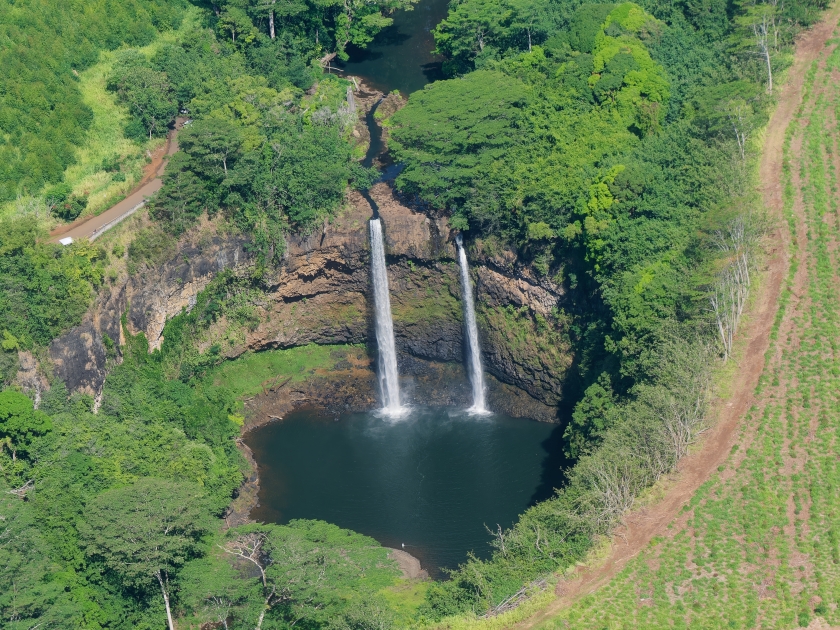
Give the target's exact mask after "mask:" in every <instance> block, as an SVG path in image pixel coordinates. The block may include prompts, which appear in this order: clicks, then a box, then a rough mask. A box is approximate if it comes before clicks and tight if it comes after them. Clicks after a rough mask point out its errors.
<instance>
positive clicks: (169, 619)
mask: <svg viewBox="0 0 840 630" xmlns="http://www.w3.org/2000/svg"><path fill="white" fill-rule="evenodd" d="M155 576H156V577H157V579H158V582H160V591H161V593H163V602H164V603H165V604H166V621H167V623H168V624H169V630H175V624H174V623H173V622H172V610H170V608H169V593H167V592H166V584H165V582H164V581H163V576H162V575H161V572H160V571H158V572H157V573H155Z"/></svg>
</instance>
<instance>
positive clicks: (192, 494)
mask: <svg viewBox="0 0 840 630" xmlns="http://www.w3.org/2000/svg"><path fill="white" fill-rule="evenodd" d="M209 526H210V523H209V521H208V516H207V511H206V509H205V508H204V495H203V492H202V491H201V489H200V488H199V487H198V486H196V485H193V484H190V483H184V482H177V481H170V480H168V479H155V478H153V477H145V478H142V479H139V480H137V481H136V482H134V483H133V484H131V485H129V486H126V487H123V488H114V489H112V490H108V491H106V492H103V493H102V494H100V495H99V496H97V497H96V498H95V499H94V500H93V501H92V502H91V503H90V504H89V505H88V506H87V509H86V510H85V518H84V520H82V521H80V522H79V524H78V528H79V534H80V535H81V539H82V543H83V545H84V547H85V550H86V551H87V554H88V555H89V556H90V557H91V558H93V559H95V560H99V561H101V562H102V563H103V564H104V565H105V566H106V567H107V568H108V569H109V570H110V571H113V572H114V574H115V575H116V576H117V577H118V578H119V579H120V581H121V582H122V583H123V584H125V585H126V586H130V587H134V588H139V589H148V588H149V587H151V586H152V585H154V586H157V587H158V588H160V591H161V593H162V595H163V599H164V602H165V605H166V614H167V620H168V623H169V628H170V630H174V624H173V621H172V614H171V607H170V590H171V587H170V580H171V579H172V577H173V576H174V575H175V574H176V573H177V571H178V570H179V569H180V568H181V567H182V566H183V565H184V563H185V562H186V561H187V560H189V559H190V558H191V557H193V556H195V555H196V554H197V553H198V549H199V542H200V540H201V538H202V536H204V534H206V533H207V532H208V530H209Z"/></svg>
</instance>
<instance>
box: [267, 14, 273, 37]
mask: <svg viewBox="0 0 840 630" xmlns="http://www.w3.org/2000/svg"><path fill="white" fill-rule="evenodd" d="M268 34H269V35H270V36H271V39H274V9H272V10H271V11H269V12H268Z"/></svg>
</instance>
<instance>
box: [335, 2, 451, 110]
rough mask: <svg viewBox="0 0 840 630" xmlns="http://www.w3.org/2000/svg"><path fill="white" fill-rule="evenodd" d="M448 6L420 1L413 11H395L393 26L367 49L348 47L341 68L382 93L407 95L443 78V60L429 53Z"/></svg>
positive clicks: (386, 29) (385, 30)
mask: <svg viewBox="0 0 840 630" xmlns="http://www.w3.org/2000/svg"><path fill="white" fill-rule="evenodd" d="M448 4H449V3H448V0H420V2H418V3H417V4H416V5H415V6H414V9H413V10H412V11H397V12H395V13H394V15H393V16H392V17H393V18H394V23H393V24H392V25H391V26H389V27H388V28H385V29H383V30H382V31H381V32H380V33H379V34H378V35H377V36H376V38H375V39H374V41H373V42H372V43H371V44H370V45H369V46H368V47H367V49H365V50H362V49H360V48H355V47H352V46H351V47H349V48H348V50H347V53H348V54H349V55H350V60H349V61H348V62H347V63H344V64H342V67H343V68H344V69H345V70H346V71H347V72H348V73H349V74H353V75H356V76H360V77H362V78H363V79H365V81H366V82H367V83H368V84H369V85H370V86H371V87H372V88H375V89H377V90H381V91H383V92H385V93H388V92H390V91H392V90H399V91H400V92H401V93H402V94H405V95H408V94H411V93H412V92H416V91H417V90H420V89H422V88H423V86H424V85H426V84H427V83H429V82H431V81H436V80H438V79H441V78H443V76H442V74H441V69H440V68H441V61H442V58H441V57H439V56H437V55H433V54H432V51H433V50H434V48H435V40H434V38H433V37H432V29H434V28H435V26H437V24H438V22H440V21H441V20H442V19H443V18H445V17H446V12H447V7H448Z"/></svg>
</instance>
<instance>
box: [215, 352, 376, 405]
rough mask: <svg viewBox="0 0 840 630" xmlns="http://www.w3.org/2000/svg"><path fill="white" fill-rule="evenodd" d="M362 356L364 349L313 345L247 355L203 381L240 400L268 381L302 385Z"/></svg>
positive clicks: (259, 388) (216, 370)
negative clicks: (286, 380) (270, 379)
mask: <svg viewBox="0 0 840 630" xmlns="http://www.w3.org/2000/svg"><path fill="white" fill-rule="evenodd" d="M362 356H366V351H365V349H364V347H363V346H352V345H335V346H319V345H316V344H310V345H308V346H300V347H298V348H289V349H286V350H264V351H262V352H248V353H246V354H244V355H242V356H241V357H239V358H237V359H234V360H233V361H226V362H224V363H222V364H221V365H219V366H217V367H215V368H213V369H212V370H210V371H209V372H208V373H207V376H206V378H205V379H204V380H205V382H207V383H210V384H212V385H213V386H215V387H226V388H227V389H229V390H231V391H232V392H233V393H234V395H236V396H237V397H242V396H253V395H256V394H259V393H260V392H262V391H263V383H265V381H266V380H268V379H269V378H277V377H279V379H281V380H282V379H285V378H289V377H291V379H292V381H293V382H300V381H303V380H305V379H306V378H309V377H310V376H312V375H313V374H315V373H316V372H317V371H319V370H331V369H333V368H335V366H336V364H337V363H338V362H339V361H346V360H347V359H348V357H359V358H361V357H362ZM278 382H280V381H279V380H278Z"/></svg>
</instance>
